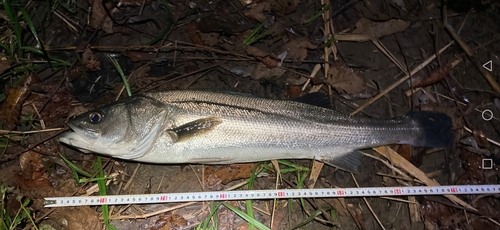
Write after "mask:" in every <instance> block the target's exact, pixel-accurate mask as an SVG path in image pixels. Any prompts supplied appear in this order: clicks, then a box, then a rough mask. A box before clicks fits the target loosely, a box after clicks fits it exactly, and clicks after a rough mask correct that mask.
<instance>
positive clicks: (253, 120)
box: [59, 90, 454, 171]
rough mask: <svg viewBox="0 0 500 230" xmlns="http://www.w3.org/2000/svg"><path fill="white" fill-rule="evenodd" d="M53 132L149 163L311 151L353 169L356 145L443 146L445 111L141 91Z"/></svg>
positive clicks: (447, 125)
mask: <svg viewBox="0 0 500 230" xmlns="http://www.w3.org/2000/svg"><path fill="white" fill-rule="evenodd" d="M68 125H69V127H70V128H71V130H72V131H68V132H65V133H63V134H62V135H61V136H60V137H59V140H60V141H61V142H63V143H66V144H68V145H70V146H74V147H76V148H78V149H80V150H81V151H83V152H94V153H98V154H103V155H107V156H110V157H115V158H120V159H126V160H132V161H139V162H149V163H168V164H174V163H201V164H231V163H242V162H256V161H266V160H273V159H315V160H319V161H324V162H326V163H328V164H331V165H333V166H336V167H339V168H341V169H344V170H348V171H356V169H357V167H358V165H359V164H360V158H361V153H359V152H358V151H356V150H358V149H364V148H369V147H375V146H381V145H387V144H395V143H399V144H411V145H414V146H422V147H448V146H450V145H451V144H452V143H453V140H454V137H453V133H452V130H451V119H450V118H449V117H448V116H446V115H445V114H442V113H436V112H423V111H421V112H410V113H408V114H407V115H405V116H401V117H397V118H394V119H390V120H378V119H370V118H358V117H350V116H347V115H344V114H341V113H340V112H337V111H334V110H332V109H327V108H323V107H319V106H314V105H310V104H305V103H302V102H297V101H286V100H271V99H264V98H259V97H255V96H250V95H244V94H239V93H222V92H212V91H191V90H189V91H188V90H183V91H168V92H154V93H145V94H142V95H136V96H132V97H129V98H126V99H124V100H121V101H117V102H114V103H111V104H108V105H106V106H103V107H101V108H98V109H95V110H92V111H90V112H87V113H84V114H82V115H79V116H77V117H75V118H73V119H71V120H70V121H69V123H68Z"/></svg>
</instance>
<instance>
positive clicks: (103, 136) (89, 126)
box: [59, 96, 167, 159]
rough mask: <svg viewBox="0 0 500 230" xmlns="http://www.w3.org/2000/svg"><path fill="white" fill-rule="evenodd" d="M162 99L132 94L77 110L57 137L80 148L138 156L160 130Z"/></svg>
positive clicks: (161, 127) (148, 146)
mask: <svg viewBox="0 0 500 230" xmlns="http://www.w3.org/2000/svg"><path fill="white" fill-rule="evenodd" d="M166 114H167V111H166V110H165V106H163V103H161V102H159V101H156V100H155V99H153V98H149V97H145V96H134V97H130V98H127V99H125V100H122V101H118V102H114V103H111V104H108V105H106V106H103V107H100V108H97V109H94V110H92V111H89V112H86V113H84V114H81V115H79V116H77V117H75V118H73V119H71V120H70V121H69V122H68V126H69V127H70V129H71V130H70V131H68V132H65V133H63V134H62V135H61V136H60V137H59V141H60V142H63V143H65V144H68V145H70V146H73V147H75V148H77V149H79V150H81V151H82V152H85V153H89V152H94V153H99V154H103V155H108V156H111V157H117V158H122V159H135V158H139V157H142V156H143V155H145V154H147V152H148V151H149V150H150V149H151V148H152V147H153V145H154V143H155V141H156V139H157V138H158V136H159V135H160V133H161V132H162V131H163V130H164V129H163V123H164V122H165V119H166Z"/></svg>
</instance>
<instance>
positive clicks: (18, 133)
mask: <svg viewBox="0 0 500 230" xmlns="http://www.w3.org/2000/svg"><path fill="white" fill-rule="evenodd" d="M61 130H64V128H50V129H41V130H31V131H10V130H0V135H7V134H16V135H25V134H33V133H46V132H54V131H61Z"/></svg>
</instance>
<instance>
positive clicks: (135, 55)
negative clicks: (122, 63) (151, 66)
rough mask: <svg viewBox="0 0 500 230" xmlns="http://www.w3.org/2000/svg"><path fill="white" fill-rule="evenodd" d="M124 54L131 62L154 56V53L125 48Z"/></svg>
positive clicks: (148, 59) (149, 58)
mask: <svg viewBox="0 0 500 230" xmlns="http://www.w3.org/2000/svg"><path fill="white" fill-rule="evenodd" d="M125 56H126V57H128V58H129V59H130V60H131V61H132V62H140V61H150V60H153V59H154V58H155V57H156V53H149V52H141V51H134V50H127V51H125Z"/></svg>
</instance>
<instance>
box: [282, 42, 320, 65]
mask: <svg viewBox="0 0 500 230" xmlns="http://www.w3.org/2000/svg"><path fill="white" fill-rule="evenodd" d="M316 48H318V46H316V45H313V44H312V43H311V42H310V41H309V40H307V38H298V39H295V40H291V41H290V42H288V43H287V44H285V46H284V50H285V51H287V52H288V54H287V57H286V59H288V60H294V61H304V60H305V59H306V58H307V49H316Z"/></svg>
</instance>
